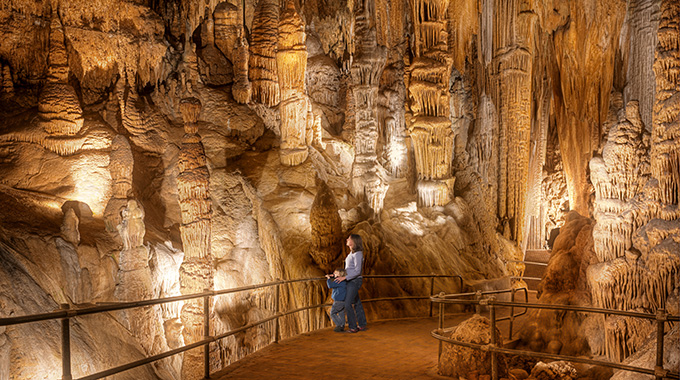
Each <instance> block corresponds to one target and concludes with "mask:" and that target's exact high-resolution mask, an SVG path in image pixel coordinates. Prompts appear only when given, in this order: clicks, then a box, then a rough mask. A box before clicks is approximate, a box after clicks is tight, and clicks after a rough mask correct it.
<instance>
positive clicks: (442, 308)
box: [437, 292, 444, 364]
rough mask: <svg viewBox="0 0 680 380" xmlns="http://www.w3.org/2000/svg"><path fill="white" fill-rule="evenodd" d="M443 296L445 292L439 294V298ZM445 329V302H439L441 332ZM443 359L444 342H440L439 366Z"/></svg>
mask: <svg viewBox="0 0 680 380" xmlns="http://www.w3.org/2000/svg"><path fill="white" fill-rule="evenodd" d="M443 296H444V292H441V293H439V297H443ZM443 329H444V302H439V332H440V333H441V332H442V330H443ZM437 340H439V339H437ZM441 357H442V341H441V340H439V355H438V356H437V364H439V361H440V360H441Z"/></svg>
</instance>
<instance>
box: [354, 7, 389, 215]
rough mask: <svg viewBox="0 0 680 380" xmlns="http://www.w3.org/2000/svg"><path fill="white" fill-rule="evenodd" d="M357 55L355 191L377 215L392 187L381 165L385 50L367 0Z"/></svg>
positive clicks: (359, 13) (359, 21) (358, 24)
mask: <svg viewBox="0 0 680 380" xmlns="http://www.w3.org/2000/svg"><path fill="white" fill-rule="evenodd" d="M355 7H356V10H355V34H356V43H355V46H356V49H357V51H356V55H355V57H354V61H353V63H352V67H351V78H352V86H353V87H352V95H353V98H354V120H355V124H356V127H355V135H354V164H353V165H352V192H353V193H354V195H355V196H365V197H366V200H367V201H368V204H369V206H370V207H371V209H373V211H374V212H376V213H378V214H379V213H380V211H381V210H382V208H383V201H384V199H385V194H386V193H387V189H388V188H389V185H388V184H387V172H386V170H385V169H384V168H383V167H382V166H381V165H380V163H378V152H377V141H378V115H377V114H378V90H379V85H380V77H381V75H382V72H383V69H384V68H385V61H386V59H387V55H386V52H385V48H384V47H382V46H379V45H378V41H377V37H376V28H375V26H372V23H371V17H372V15H371V14H370V12H369V6H368V1H367V0H363V1H361V2H360V4H355Z"/></svg>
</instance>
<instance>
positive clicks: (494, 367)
mask: <svg viewBox="0 0 680 380" xmlns="http://www.w3.org/2000/svg"><path fill="white" fill-rule="evenodd" d="M494 301H495V300H494V298H493V297H491V298H489V314H490V316H491V348H495V347H496V305H495V304H494ZM491 380H498V363H497V358H496V352H495V351H491Z"/></svg>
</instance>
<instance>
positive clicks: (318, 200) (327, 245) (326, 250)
mask: <svg viewBox="0 0 680 380" xmlns="http://www.w3.org/2000/svg"><path fill="white" fill-rule="evenodd" d="M316 184H317V189H318V190H317V194H316V197H314V203H312V208H311V210H310V212H309V224H310V225H311V226H312V249H311V250H310V254H311V255H312V259H313V260H314V262H316V263H317V264H318V265H319V267H320V268H321V269H322V270H324V271H326V272H327V273H331V272H332V271H333V270H334V269H335V268H333V267H332V264H333V261H334V260H335V259H336V258H337V257H338V255H339V254H340V253H341V252H342V245H341V243H342V234H343V231H342V222H341V220H340V215H339V214H338V205H337V204H336V202H335V196H334V195H333V191H332V190H331V189H330V188H329V187H328V185H327V184H326V182H324V181H322V180H321V179H319V178H317V179H316Z"/></svg>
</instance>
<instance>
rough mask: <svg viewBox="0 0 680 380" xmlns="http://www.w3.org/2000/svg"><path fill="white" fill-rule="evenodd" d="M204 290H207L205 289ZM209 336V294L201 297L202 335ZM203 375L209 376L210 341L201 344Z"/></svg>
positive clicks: (207, 377)
mask: <svg viewBox="0 0 680 380" xmlns="http://www.w3.org/2000/svg"><path fill="white" fill-rule="evenodd" d="M206 291H209V290H208V289H206ZM209 336H210V296H205V297H203V337H204V339H205V338H207V337H209ZM203 376H204V378H206V379H209V378H210V343H208V344H206V345H204V346H203Z"/></svg>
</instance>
